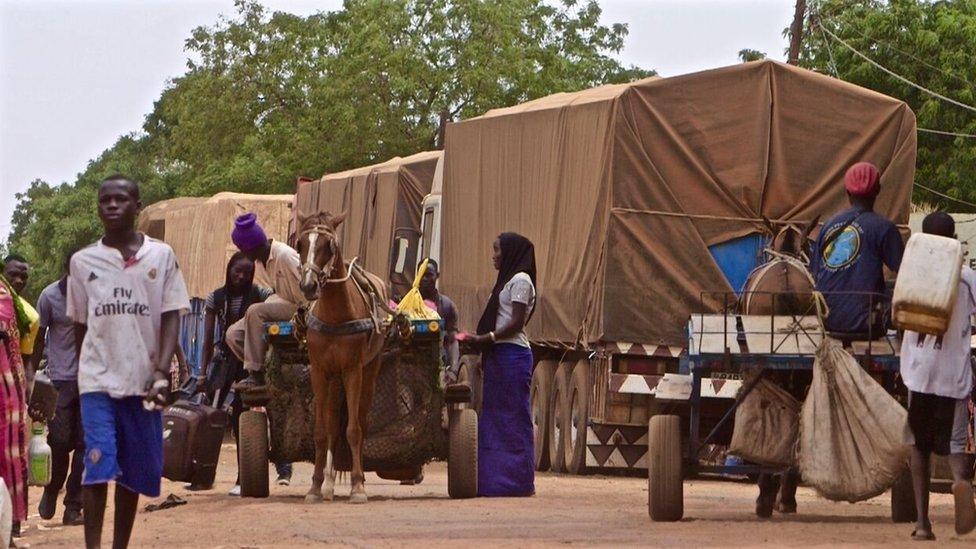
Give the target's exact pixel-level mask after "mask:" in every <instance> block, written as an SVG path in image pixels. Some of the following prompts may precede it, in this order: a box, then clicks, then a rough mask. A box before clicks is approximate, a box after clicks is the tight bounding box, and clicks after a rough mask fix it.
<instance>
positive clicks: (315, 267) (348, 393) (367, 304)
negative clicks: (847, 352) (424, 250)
mask: <svg viewBox="0 0 976 549" xmlns="http://www.w3.org/2000/svg"><path fill="white" fill-rule="evenodd" d="M345 218H346V215H345V214H340V215H336V216H333V215H331V214H329V213H321V214H317V215H315V216H312V217H309V218H300V219H299V220H298V221H299V223H298V226H299V227H300V229H299V232H298V240H297V244H298V251H299V254H300V255H301V257H302V281H301V288H302V291H303V292H304V293H305V297H306V298H308V299H309V300H310V301H311V300H313V299H314V300H315V303H314V305H313V306H312V309H311V310H310V311H309V316H308V332H307V334H306V341H307V345H308V358H309V364H310V372H311V382H312V393H313V395H314V405H315V423H314V425H315V427H314V436H315V470H314V473H313V474H312V487H311V488H310V489H309V491H308V494H307V495H306V496H305V501H306V502H309V503H315V502H319V501H322V500H323V499H326V500H332V498H333V497H334V495H335V475H336V472H335V465H334V462H333V456H334V454H335V450H336V445H337V443H338V441H339V440H340V437H341V436H342V433H340V429H341V419H342V418H341V412H342V410H341V409H340V406H341V403H342V397H343V392H345V401H346V411H347V417H348V423H347V426H346V433H345V435H346V440H347V441H348V443H349V448H350V450H351V452H352V470H351V481H352V489H351V491H350V496H349V501H350V503H366V500H367V498H366V489H365V487H364V481H365V475H364V473H363V459H362V453H363V441H364V438H365V433H366V428H367V419H368V415H369V409H370V406H371V405H372V402H373V389H374V385H375V382H376V375H377V373H378V372H379V366H380V352H381V350H382V348H383V340H384V338H383V335H382V333H381V327H380V325H379V322H380V320H379V315H378V314H377V312H376V311H377V306H378V303H386V299H387V291H386V287H385V285H384V284H383V282H382V280H380V279H379V277H376V276H375V275H372V274H370V273H367V272H365V271H364V270H362V269H361V268H360V267H358V266H355V264H354V263H355V260H353V262H352V263H346V262H344V261H343V259H342V250H341V248H340V245H339V239H338V236H337V233H336V228H337V227H338V226H339V225H340V224H341V223H342V221H343V220H344V219H345ZM326 469H328V483H327V484H326V486H325V493H324V494H323V489H322V483H323V481H325V480H326V478H325V472H326Z"/></svg>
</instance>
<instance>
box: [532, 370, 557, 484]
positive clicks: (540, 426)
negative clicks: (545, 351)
mask: <svg viewBox="0 0 976 549" xmlns="http://www.w3.org/2000/svg"><path fill="white" fill-rule="evenodd" d="M555 373H556V362H555V361H552V360H543V361H541V362H539V363H538V364H536V366H535V371H533V372H532V389H531V391H530V397H529V398H530V400H531V402H532V437H533V448H534V449H535V470H536V471H548V470H549V463H550V461H549V442H550V439H549V432H550V431H551V430H552V429H551V428H550V422H551V417H552V416H550V415H549V408H550V406H549V401H550V400H552V376H553V375H554V374H555Z"/></svg>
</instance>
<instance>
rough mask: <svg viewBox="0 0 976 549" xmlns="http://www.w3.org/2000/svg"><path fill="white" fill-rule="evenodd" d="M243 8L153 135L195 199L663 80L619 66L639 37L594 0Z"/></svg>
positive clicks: (157, 113)
mask: <svg viewBox="0 0 976 549" xmlns="http://www.w3.org/2000/svg"><path fill="white" fill-rule="evenodd" d="M237 5H238V16H237V17H236V18H235V19H233V20H225V21H221V22H220V23H218V24H217V25H214V26H212V27H201V28H198V29H196V30H194V31H193V34H192V36H191V38H190V39H189V40H187V49H188V50H189V51H190V52H192V53H194V54H195V56H196V57H198V58H199V61H192V62H190V63H189V71H188V72H187V74H186V75H184V76H183V77H181V78H179V79H176V80H174V81H173V83H172V85H171V86H170V87H169V88H168V89H167V90H166V91H165V92H164V93H163V95H162V97H161V98H160V100H159V101H158V102H157V104H156V107H155V109H154V111H153V113H152V114H151V115H150V116H149V118H148V120H147V123H146V128H145V129H146V131H147V132H148V133H149V135H150V136H151V137H152V138H153V139H154V140H155V141H156V142H157V143H158V145H159V146H160V147H161V149H160V151H161V154H162V156H163V157H164V158H168V159H171V160H172V161H173V162H176V163H178V164H179V165H180V166H181V167H182V168H183V173H182V181H183V183H182V184H181V187H180V192H181V193H184V194H210V193H213V192H215V191H217V190H221V189H228V188H230V189H234V190H240V191H248V192H274V191H289V190H290V189H291V186H292V184H293V181H294V179H295V176H297V175H300V174H301V175H311V176H317V175H319V174H321V173H323V172H326V171H335V170H340V169H346V168H349V167H352V166H357V165H363V164H366V163H369V162H374V161H377V160H380V159H382V158H386V157H389V156H393V155H404V154H411V153H414V152H418V151H421V150H427V149H431V148H433V147H434V146H435V144H436V143H435V141H436V137H437V135H438V129H439V125H440V122H441V120H442V119H456V118H459V117H462V118H463V117H468V116H473V115H478V114H481V113H483V112H484V111H486V110H488V109H491V108H495V107H499V106H505V105H511V104H514V103H518V102H521V101H525V100H528V99H533V98H536V97H539V96H542V95H547V94H550V93H554V92H557V91H571V90H577V89H582V88H585V87H590V86H593V85H597V84H602V83H606V82H619V81H624V80H630V79H633V78H637V77H641V76H645V75H649V74H652V73H650V72H647V71H642V70H639V69H635V68H625V67H623V66H621V65H620V64H619V63H618V62H617V61H615V60H614V59H613V58H612V57H610V54H613V53H616V52H618V51H619V50H620V48H621V47H622V45H623V39H624V37H625V36H626V32H627V30H626V27H625V26H623V25H614V26H612V27H606V26H602V25H600V23H599V17H600V13H601V12H600V8H599V5H598V4H597V3H596V2H595V1H589V2H578V1H575V0H564V2H563V3H562V4H561V5H559V6H552V5H550V4H549V3H547V2H543V1H541V0H496V1H493V2H485V1H483V0H347V1H346V2H345V5H344V9H343V10H340V11H336V12H330V13H321V14H317V15H313V16H310V17H307V18H302V17H297V16H294V15H290V14H286V13H274V14H271V15H270V16H269V15H268V14H267V13H266V11H265V10H264V8H262V7H261V6H260V5H259V4H257V3H254V2H245V1H239V2H238V3H237Z"/></svg>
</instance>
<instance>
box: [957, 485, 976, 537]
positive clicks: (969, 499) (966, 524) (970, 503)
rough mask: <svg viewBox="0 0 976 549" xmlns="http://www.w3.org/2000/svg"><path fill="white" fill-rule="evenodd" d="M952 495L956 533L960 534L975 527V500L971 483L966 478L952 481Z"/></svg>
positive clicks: (966, 532)
mask: <svg viewBox="0 0 976 549" xmlns="http://www.w3.org/2000/svg"><path fill="white" fill-rule="evenodd" d="M952 496H953V498H954V503H955V511H956V533H957V534H959V535H960V536H962V535H965V534H968V533H970V532H972V531H973V530H974V529H976V501H974V500H973V485H972V484H970V482H969V481H968V480H967V481H958V482H953V483H952Z"/></svg>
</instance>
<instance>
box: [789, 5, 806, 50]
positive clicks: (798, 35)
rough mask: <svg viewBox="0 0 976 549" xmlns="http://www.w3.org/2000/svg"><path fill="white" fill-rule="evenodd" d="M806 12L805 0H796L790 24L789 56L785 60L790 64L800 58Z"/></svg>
mask: <svg viewBox="0 0 976 549" xmlns="http://www.w3.org/2000/svg"><path fill="white" fill-rule="evenodd" d="M806 13H807V0H796V11H794V12H793V24H792V25H790V56H789V58H788V59H787V60H786V62H787V63H789V64H790V65H796V64H797V61H799V60H800V46H801V45H802V43H803V18H804V16H805V15H806Z"/></svg>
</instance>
